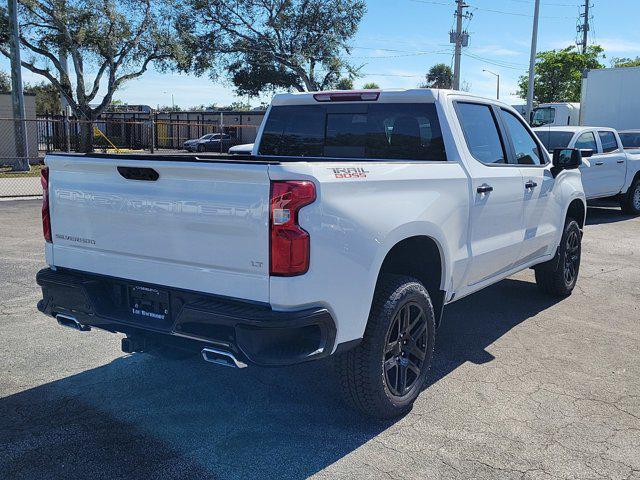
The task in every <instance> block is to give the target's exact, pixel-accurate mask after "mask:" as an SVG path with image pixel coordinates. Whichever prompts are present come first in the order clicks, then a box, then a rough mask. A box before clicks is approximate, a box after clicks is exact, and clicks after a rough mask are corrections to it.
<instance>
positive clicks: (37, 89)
mask: <svg viewBox="0 0 640 480" xmlns="http://www.w3.org/2000/svg"><path fill="white" fill-rule="evenodd" d="M24 93H31V94H33V95H35V96H36V114H37V115H44V114H47V113H49V114H51V113H59V112H60V111H61V110H62V105H61V103H60V93H59V92H58V90H57V89H56V87H54V86H53V85H52V84H51V83H48V82H46V81H42V82H39V83H35V84H27V85H25V86H24Z"/></svg>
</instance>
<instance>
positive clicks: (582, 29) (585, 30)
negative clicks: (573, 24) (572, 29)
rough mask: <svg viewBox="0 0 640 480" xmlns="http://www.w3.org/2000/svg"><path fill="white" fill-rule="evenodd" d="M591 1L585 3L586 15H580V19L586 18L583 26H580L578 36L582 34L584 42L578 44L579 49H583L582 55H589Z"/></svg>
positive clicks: (586, 0)
mask: <svg viewBox="0 0 640 480" xmlns="http://www.w3.org/2000/svg"><path fill="white" fill-rule="evenodd" d="M590 6H591V5H589V0H585V2H584V5H583V7H584V13H581V14H580V18H584V22H582V24H581V25H578V35H579V34H580V32H582V41H578V42H576V44H577V45H578V46H579V47H582V53H587V45H588V43H587V40H588V37H589V20H590V19H589V7H590Z"/></svg>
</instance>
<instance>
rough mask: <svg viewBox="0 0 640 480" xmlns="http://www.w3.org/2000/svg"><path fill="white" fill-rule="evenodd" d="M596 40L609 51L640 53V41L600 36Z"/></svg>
mask: <svg viewBox="0 0 640 480" xmlns="http://www.w3.org/2000/svg"><path fill="white" fill-rule="evenodd" d="M596 42H597V43H598V44H599V45H601V46H602V48H604V51H605V52H609V53H625V54H631V53H640V42H634V41H629V40H623V39H620V38H598V39H596Z"/></svg>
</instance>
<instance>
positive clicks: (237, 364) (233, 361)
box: [201, 347, 247, 368]
mask: <svg viewBox="0 0 640 480" xmlns="http://www.w3.org/2000/svg"><path fill="white" fill-rule="evenodd" d="M201 353H202V358H204V361H205V362H209V363H215V364H217V365H224V366H225V367H231V368H245V367H246V366H247V364H246V363H244V362H242V361H240V360H238V359H237V358H236V357H235V356H234V355H233V353H231V352H226V351H224V350H218V349H217V348H211V347H207V348H203V349H202V352H201Z"/></svg>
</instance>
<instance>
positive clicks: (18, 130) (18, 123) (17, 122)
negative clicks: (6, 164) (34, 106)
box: [7, 0, 29, 172]
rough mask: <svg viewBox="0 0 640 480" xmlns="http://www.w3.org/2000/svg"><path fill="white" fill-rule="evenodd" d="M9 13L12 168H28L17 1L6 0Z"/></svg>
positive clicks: (16, 169)
mask: <svg viewBox="0 0 640 480" xmlns="http://www.w3.org/2000/svg"><path fill="white" fill-rule="evenodd" d="M7 6H8V8H7V10H8V12H7V13H8V14H9V50H10V52H11V101H12V104H13V123H14V135H15V142H16V157H17V159H16V161H15V162H14V164H13V167H12V170H13V171H16V172H20V171H27V170H29V158H28V157H29V149H28V146H27V129H26V128H25V121H24V117H25V115H24V92H23V91H22V72H21V67H22V66H21V62H20V26H19V24H18V2H17V0H8V5H7Z"/></svg>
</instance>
